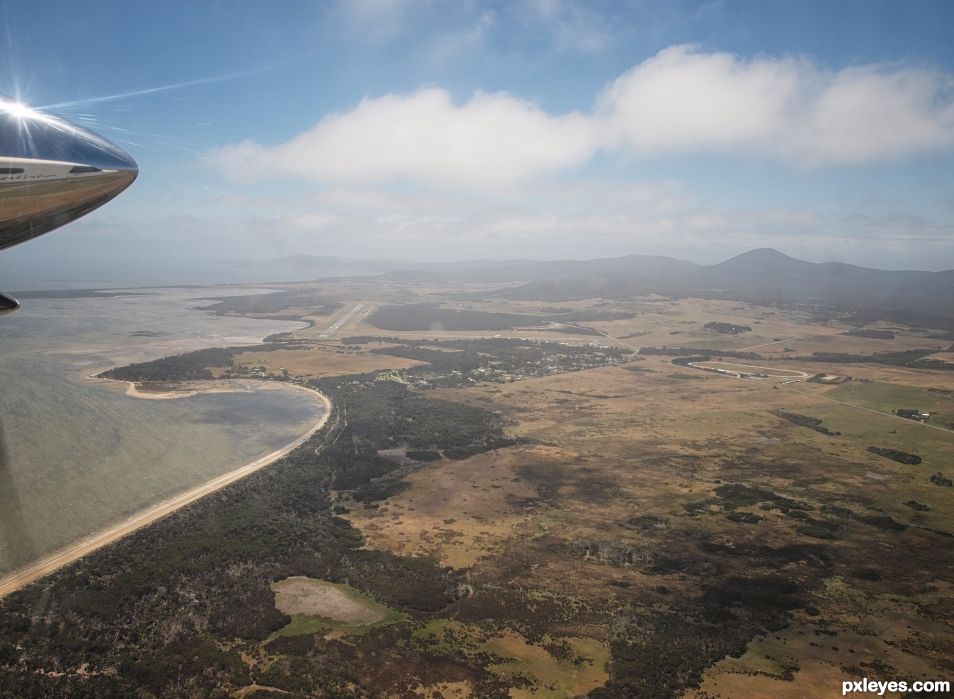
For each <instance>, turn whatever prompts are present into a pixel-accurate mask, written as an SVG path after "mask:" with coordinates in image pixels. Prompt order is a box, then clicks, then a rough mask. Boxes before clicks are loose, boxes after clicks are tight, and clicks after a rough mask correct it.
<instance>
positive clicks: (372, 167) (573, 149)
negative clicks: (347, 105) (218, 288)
mask: <svg viewBox="0 0 954 699" xmlns="http://www.w3.org/2000/svg"><path fill="white" fill-rule="evenodd" d="M594 135H595V134H594V132H593V129H592V128H591V124H590V122H589V120H588V119H587V118H586V117H584V116H582V115H579V114H567V115H563V116H556V117H553V116H550V115H548V114H547V113H545V112H544V111H542V110H541V109H539V108H538V107H536V106H534V105H533V104H531V103H529V102H526V101H523V100H519V99H516V98H514V97H512V96H510V95H507V94H503V93H498V94H484V93H478V94H477V95H475V96H474V97H473V98H472V99H471V100H470V101H468V102H466V103H464V104H462V105H460V106H458V105H455V104H454V103H453V101H452V100H451V97H450V95H449V94H448V93H447V92H446V91H444V90H440V89H436V88H425V89H422V90H419V91H417V92H415V93H414V94H411V95H407V96H401V95H388V96H385V97H380V98H377V99H365V100H364V101H362V102H361V103H360V104H359V105H358V106H357V107H355V108H354V109H353V110H351V111H349V112H345V113H342V114H332V115H330V116H327V117H325V118H324V119H322V120H321V121H319V122H318V124H316V125H315V126H314V127H313V128H312V129H311V130H310V131H307V132H305V133H303V134H300V135H299V136H297V137H295V138H293V139H292V140H291V141H289V142H288V143H285V144H282V145H279V146H276V147H274V148H263V147H262V146H260V145H257V144H255V143H252V142H245V143H240V144H237V145H234V146H229V147H226V148H224V149H222V150H221V151H219V153H218V154H217V156H216V160H217V162H218V164H219V165H220V166H222V168H223V169H224V170H225V172H226V173H229V174H234V175H235V176H237V177H239V178H242V177H269V176H275V175H292V176H296V177H301V178H306V179H312V180H315V181H319V182H368V181H376V180H393V179H398V178H407V179H411V180H417V181H421V182H426V183H428V184H431V185H436V186H444V185H452V186H458V187H465V188H477V189H482V188H495V187H505V186H508V185H513V184H515V183H518V182H522V181H525V180H527V179H530V178H532V177H535V176H537V175H540V174H543V173H546V172H550V171H553V170H558V169H562V168H566V167H570V166H573V165H577V164H579V163H581V162H583V161H584V160H586V159H587V158H588V157H589V156H590V155H591V154H592V153H593V150H594V147H595V143H594Z"/></svg>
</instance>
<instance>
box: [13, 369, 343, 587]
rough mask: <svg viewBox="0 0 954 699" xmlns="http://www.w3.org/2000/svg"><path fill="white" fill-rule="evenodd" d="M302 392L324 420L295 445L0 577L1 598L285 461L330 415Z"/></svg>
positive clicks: (322, 397)
mask: <svg viewBox="0 0 954 699" xmlns="http://www.w3.org/2000/svg"><path fill="white" fill-rule="evenodd" d="M283 385H284V386H290V385H291V384H283ZM294 388H297V389H299V390H302V391H308V392H309V393H312V394H315V395H317V396H318V398H319V400H320V401H321V402H322V403H323V404H324V406H325V410H324V412H323V413H322V415H321V418H320V419H319V420H318V421H317V422H316V423H315V424H314V425H312V426H311V427H310V428H309V429H308V431H307V432H305V433H304V434H303V435H301V436H300V437H298V439H296V440H295V441H293V442H290V443H289V444H286V445H285V446H283V447H282V448H281V449H277V450H275V451H273V452H272V453H270V454H266V455H265V456H263V457H261V458H260V459H256V460H255V461H253V462H252V463H250V464H246V465H245V466H242V467H241V468H237V469H235V470H234V471H229V472H228V473H225V474H223V475H221V476H218V477H216V478H213V479H212V480H209V481H206V482H205V483H202V484H201V485H198V486H195V487H193V488H190V489H189V490H187V491H185V492H183V493H180V494H179V495H176V496H174V497H172V498H169V499H168V500H163V501H162V502H160V503H157V504H155V505H153V506H151V507H148V508H146V509H145V510H141V511H139V512H137V513H136V514H134V515H132V516H131V517H128V518H127V519H124V520H123V521H121V522H118V523H117V524H114V525H113V526H111V527H108V528H107V529H103V530H101V531H99V532H96V533H95V534H92V535H90V536H88V537H86V538H84V539H81V540H80V541H78V542H76V543H73V544H70V545H69V546H67V547H65V548H62V549H60V550H59V551H56V552H54V553H52V554H50V555H49V556H46V557H45V558H42V559H40V560H38V561H36V562H34V563H32V564H30V565H28V566H26V567H24V568H20V569H19V570H16V571H14V572H12V573H10V574H9V575H6V576H5V577H3V578H0V597H4V596H5V595H8V594H9V593H11V592H14V591H15V590H18V589H20V588H21V587H24V586H26V585H29V584H30V583H31V582H34V581H35V580H39V579H40V578H42V577H43V576H45V575H48V574H50V573H52V572H53V571H55V570H57V569H58V568H62V567H63V566H65V565H67V564H69V563H72V562H73V561H76V560H78V559H80V558H82V557H83V556H85V555H86V554H88V553H92V552H93V551H95V550H97V549H99V548H102V547H103V546H106V545H107V544H110V543H112V542H113V541H116V540H117V539H121V538H122V537H124V536H126V535H127V534H131V533H132V532H134V531H136V530H137V529H140V528H142V527H144V526H146V525H147V524H151V523H153V522H155V521H157V520H159V519H162V518H163V517H165V516H166V515H169V514H171V513H173V512H175V511H176V510H178V509H179V508H181V507H184V506H186V505H188V504H189V503H192V502H195V501H196V500H198V499H200V498H202V497H205V496H206V495H208V494H209V493H213V492H215V491H216V490H219V489H220V488H224V487H225V486H227V485H229V484H230V483H234V482H235V481H238V480H240V479H242V478H245V477H246V476H248V475H250V474H252V473H254V472H255V471H258V470H259V469H261V468H264V467H265V466H267V465H269V464H271V463H273V462H275V461H277V460H278V459H280V458H282V457H283V456H285V455H286V454H288V453H289V452H291V451H293V450H294V449H297V448H298V447H300V446H301V445H302V444H304V443H305V442H307V441H308V440H309V439H310V438H311V437H312V435H314V434H315V433H316V432H317V431H318V430H320V429H321V428H322V427H324V425H325V423H327V422H328V418H329V417H330V416H331V410H332V405H331V400H330V399H329V398H328V397H327V396H326V395H324V394H323V393H319V392H318V391H313V390H312V389H308V388H304V387H301V386H294ZM185 395H186V394H178V395H177V396H176V397H185Z"/></svg>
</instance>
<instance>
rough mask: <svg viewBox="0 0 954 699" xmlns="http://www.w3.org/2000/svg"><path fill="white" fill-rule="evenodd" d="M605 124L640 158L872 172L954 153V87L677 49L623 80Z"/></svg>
mask: <svg viewBox="0 0 954 699" xmlns="http://www.w3.org/2000/svg"><path fill="white" fill-rule="evenodd" d="M597 116H598V117H599V118H601V119H602V121H603V123H604V124H606V126H607V128H608V129H609V131H610V133H612V134H614V136H615V139H616V141H615V145H617V146H619V147H623V148H627V149H630V150H632V151H634V152H635V153H637V154H641V153H667V152H674V151H684V152H692V151H723V152H729V153H735V154H741V155H750V156H751V155H754V156H761V157H765V156H768V157H772V158H779V159H781V160H783V161H785V162H788V163H791V164H795V165H799V166H811V167H816V166H821V165H828V164H863V163H868V162H873V161H878V160H886V159H892V158H900V157H905V156H908V155H912V154H916V153H923V152H929V151H932V150H935V149H949V148H951V147H952V146H954V78H952V76H950V75H945V74H941V73H938V72H932V71H928V70H925V69H916V68H898V67H894V66H884V65H866V66H859V67H852V68H847V69H844V70H841V71H837V72H833V71H824V70H820V69H819V68H817V67H816V66H814V65H813V64H812V63H811V62H810V61H807V60H805V59H795V58H780V59H778V58H768V57H758V58H753V59H749V60H745V59H741V58H739V57H737V56H733V55H731V54H727V53H699V52H696V51H694V50H693V49H692V48H691V47H687V46H675V47H671V48H668V49H666V50H664V51H661V52H660V53H658V54H657V55H656V56H654V57H653V58H651V59H649V60H647V61H644V62H643V63H641V64H639V65H638V66H636V67H634V68H632V69H631V70H629V71H628V72H626V73H625V74H623V75H622V76H620V77H619V78H617V79H616V80H615V81H614V82H613V83H612V84H611V85H610V86H609V87H608V88H607V89H606V90H604V92H603V94H602V95H601V97H600V99H599V104H598V108H597Z"/></svg>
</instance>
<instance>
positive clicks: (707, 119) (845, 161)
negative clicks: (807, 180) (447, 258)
mask: <svg viewBox="0 0 954 699" xmlns="http://www.w3.org/2000/svg"><path fill="white" fill-rule="evenodd" d="M952 148H954V76H952V75H950V74H947V73H944V72H941V71H938V70H931V69H927V68H922V67H908V66H900V65H888V64H865V65H858V66H852V67H849V68H845V69H842V70H838V71H832V70H825V69H823V68H820V67H818V66H817V65H815V64H814V63H813V62H812V61H811V60H809V59H808V58H803V57H783V58H773V57H768V56H758V57H755V58H748V59H747V58H744V57H740V56H736V55H733V54H729V53H721V52H716V53H713V52H704V51H701V50H699V49H697V48H695V47H692V46H686V45H678V46H672V47H670V48H667V49H664V50H662V51H660V52H659V53H657V54H656V55H655V56H653V57H651V58H649V59H647V60H645V61H643V62H642V63H639V64H638V65H636V66H634V67H633V68H631V69H630V70H628V71H626V72H625V73H623V74H622V75H620V76H619V77H618V78H616V79H615V80H613V81H612V82H611V83H610V84H609V85H606V86H604V87H603V88H602V90H600V92H599V94H598V95H597V96H596V98H595V100H594V106H593V108H592V109H591V110H589V111H588V112H578V111H573V112H568V113H563V114H551V113H548V112H547V111H545V110H543V109H542V108H541V107H539V106H538V105H536V104H534V103H533V102H531V101H529V100H525V99H522V98H520V97H518V96H514V95H511V94H509V93H506V92H497V93H490V94H488V93H484V92H478V93H477V94H475V95H473V96H472V97H471V98H470V99H468V100H466V101H464V102H462V103H459V104H455V102H454V100H453V99H452V96H451V94H450V92H449V91H448V90H446V89H442V88H440V87H423V88H421V89H419V90H417V91H415V92H411V93H407V94H399V93H391V94H386V95H383V96H379V97H367V98H365V99H363V100H362V101H361V102H360V103H359V104H358V105H356V106H355V107H353V108H352V109H349V110H346V111H342V112H338V113H334V114H329V115H327V116H324V117H322V118H321V119H320V120H319V121H318V122H317V123H316V124H315V125H314V126H313V127H312V128H311V129H309V130H307V131H305V132H304V133H301V134H299V135H297V136H295V137H294V138H292V139H291V140H289V141H287V142H285V143H280V144H277V145H273V146H263V145H261V144H259V143H257V142H255V141H252V140H246V141H243V142H240V143H235V144H230V145H226V146H224V147H222V148H220V149H218V150H217V151H216V152H215V153H214V154H213V155H212V159H213V161H214V162H215V163H216V164H217V165H218V166H219V168H220V169H221V172H222V173H223V174H225V175H227V176H235V177H237V178H238V179H243V180H262V179H269V178H276V177H296V178H305V179H308V180H313V181H316V182H320V183H348V184H355V183H377V182H385V181H389V180H395V179H401V178H408V179H411V180H415V181H418V182H422V183H426V184H429V185H435V186H447V185H450V186H455V187H463V188H476V189H491V190H492V189H497V188H502V187H511V186H514V185H517V184H520V183H524V182H528V181H530V180H532V179H534V178H536V177H539V176H543V175H547V174H549V173H554V172H560V171H564V170H567V169H571V168H573V167H576V166H579V165H582V164H584V163H586V162H587V161H589V160H591V159H592V158H594V157H595V156H597V155H598V154H600V153H609V154H616V155H620V156H623V157H632V158H639V157H641V156H646V155H665V154H685V153H715V154H720V155H725V156H729V157H740V158H765V159H771V160H777V161H781V162H782V163H785V164H786V165H789V166H792V167H796V168H810V169H815V168H822V167H829V166H860V165H865V164H869V163H875V162H880V161H890V160H896V159H902V158H906V157H910V156H917V155H922V154H925V153H937V152H939V151H948V150H951V149H952Z"/></svg>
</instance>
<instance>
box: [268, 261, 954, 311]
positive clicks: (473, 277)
mask: <svg viewBox="0 0 954 699" xmlns="http://www.w3.org/2000/svg"><path fill="white" fill-rule="evenodd" d="M290 259H294V260H295V261H296V262H297V263H299V264H301V266H302V268H307V267H308V266H310V265H311V264H314V265H315V266H321V267H328V266H333V265H334V264H335V263H338V264H343V263H345V261H344V260H340V259H337V258H324V257H320V258H319V257H311V256H298V257H296V258H290ZM290 259H286V260H285V261H284V262H286V263H287V262H289V261H290ZM346 264H347V266H349V267H358V266H362V267H363V268H364V269H367V270H368V271H379V272H383V275H382V276H383V277H384V278H388V279H394V280H406V281H423V280H434V281H438V280H444V281H460V282H483V283H495V284H496V283H499V284H512V283H514V282H523V283H522V284H520V285H518V286H510V287H507V288H502V289H500V290H497V291H494V292H491V293H492V294H493V295H496V296H499V297H501V298H510V299H523V300H534V301H551V302H556V301H570V300H575V299H585V298H597V297H601V298H610V299H618V298H627V297H632V296H635V295H639V294H647V293H659V294H665V295H670V296H697V297H703V298H721V299H730V300H739V301H749V302H759V303H798V304H814V305H819V306H826V307H834V308H842V309H853V310H856V311H858V312H859V313H860V315H861V316H862V318H863V319H864V318H868V319H871V320H874V319H884V320H892V321H906V322H916V323H920V324H924V325H932V324H933V325H939V326H943V327H954V270H947V271H943V272H923V271H915V270H879V269H870V268H866V267H858V266H855V265H849V264H845V263H842V262H821V263H816V262H806V261H804V260H798V259H796V258H794V257H789V256H788V255H785V254H783V253H781V252H779V251H778V250H773V249H771V248H760V249H757V250H750V251H749V252H746V253H743V254H741V255H738V256H736V257H733V258H731V259H729V260H726V261H725V262H721V263H719V264H715V265H700V264H696V263H694V262H687V261H686V260H679V259H675V258H672V257H661V256H656V255H628V256H625V257H613V258H604V259H596V260H581V261H577V260H556V261H546V262H537V261H530V260H507V261H495V260H472V261H468V262H453V263H437V262H435V263H413V262H402V261H396V260H369V261H356V260H348V261H346ZM485 295H486V294H485ZM869 317H870V318H869Z"/></svg>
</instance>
